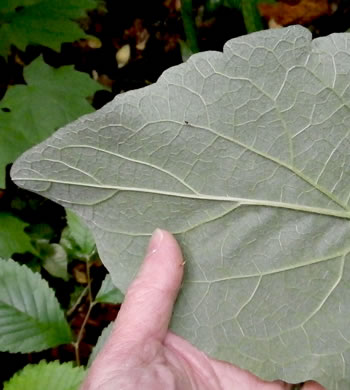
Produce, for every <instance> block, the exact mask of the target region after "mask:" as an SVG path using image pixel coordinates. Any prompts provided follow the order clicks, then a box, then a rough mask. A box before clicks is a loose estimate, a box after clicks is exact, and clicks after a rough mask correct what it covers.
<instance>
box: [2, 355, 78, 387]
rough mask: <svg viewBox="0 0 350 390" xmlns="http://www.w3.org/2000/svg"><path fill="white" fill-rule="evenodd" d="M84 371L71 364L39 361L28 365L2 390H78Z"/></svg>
mask: <svg viewBox="0 0 350 390" xmlns="http://www.w3.org/2000/svg"><path fill="white" fill-rule="evenodd" d="M84 376H85V370H84V368H82V367H73V365H72V363H62V364H60V363H59V362H57V361H55V362H50V363H46V362H45V361H41V362H40V363H39V364H28V365H27V366H25V367H24V368H23V370H21V371H19V372H17V373H16V374H15V375H14V376H13V377H12V378H11V379H10V380H9V381H8V382H6V383H5V385H4V390H41V389H42V390H44V389H55V390H78V389H79V385H80V384H81V382H82V381H83V379H84Z"/></svg>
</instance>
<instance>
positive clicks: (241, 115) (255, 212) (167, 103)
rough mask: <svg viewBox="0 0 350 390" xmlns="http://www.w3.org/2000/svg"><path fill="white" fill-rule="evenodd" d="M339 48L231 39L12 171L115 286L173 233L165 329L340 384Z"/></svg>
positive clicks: (348, 330)
mask: <svg viewBox="0 0 350 390" xmlns="http://www.w3.org/2000/svg"><path fill="white" fill-rule="evenodd" d="M349 47H350V37H349V35H348V34H334V35H331V36H329V37H323V38H319V39H315V40H313V41H312V40H311V34H310V32H309V31H308V30H306V29H304V28H302V27H300V26H294V27H290V28H286V29H279V30H267V31H263V32H259V33H255V34H250V35H247V36H243V37H240V38H236V39H233V40H231V41H229V42H227V43H226V45H225V48H224V53H218V52H207V53H200V54H196V55H194V56H192V57H191V59H190V60H189V61H188V62H187V63H186V64H182V65H179V66H177V67H174V68H171V69H169V70H167V71H166V72H164V73H163V75H162V76H161V77H160V79H159V80H158V82H157V83H156V84H154V85H151V86H148V87H146V88H143V89H140V90H137V91H132V92H128V93H125V94H123V95H119V96H117V97H116V98H115V99H114V101H113V102H111V103H109V104H107V105H106V106H105V107H104V108H102V109H101V110H99V111H98V112H96V113H94V114H91V115H89V116H87V117H85V118H82V119H80V120H79V121H77V122H75V123H73V124H71V125H69V126H67V127H66V128H63V129H61V130H60V131H59V132H58V133H57V134H56V136H55V137H51V138H50V139H48V140H47V141H45V142H44V143H42V144H40V145H38V146H36V147H35V148H33V149H32V150H30V151H28V152H27V153H25V154H24V155H23V156H22V158H21V159H19V160H18V161H17V163H16V164H15V165H14V166H13V168H12V177H13V179H14V180H15V182H16V183H17V184H19V185H20V186H23V187H25V188H27V189H30V190H32V191H35V192H38V193H40V194H42V195H44V196H47V197H49V198H50V199H53V200H55V201H57V202H59V203H61V204H62V205H63V206H65V207H70V208H72V209H73V210H74V211H75V212H76V213H78V214H79V215H80V216H81V217H83V218H84V219H85V221H87V223H88V224H89V226H91V227H92V229H93V231H94V236H95V238H96V240H97V248H98V251H99V254H100V256H101V258H102V260H103V261H104V263H105V265H106V266H107V268H108V269H109V271H110V273H111V276H112V278H113V282H114V283H115V285H117V286H118V287H119V288H121V290H122V291H125V290H126V288H127V286H128V285H129V283H130V281H131V280H132V278H133V277H134V275H135V274H136V272H137V269H138V268H139V265H140V263H141V261H142V257H143V255H144V250H145V248H146V246H147V242H148V240H149V238H150V236H151V234H152V231H153V230H154V229H155V228H156V227H161V228H164V229H168V230H170V231H171V232H173V233H175V234H176V237H177V239H178V240H179V242H180V243H181V246H182V248H183V251H184V256H185V259H186V273H185V279H184V283H183V288H182V290H181V293H180V296H179V298H178V301H177V304H176V308H175V312H174V316H173V320H172V325H171V326H172V328H173V329H174V331H175V332H176V333H178V334H180V335H182V336H183V337H185V338H187V339H188V340H190V341H191V342H192V343H193V344H194V345H196V346H197V347H199V348H201V349H203V350H204V351H206V352H207V353H209V354H210V355H211V356H213V357H216V358H219V359H224V360H227V361H230V362H233V363H235V364H237V365H239V366H241V367H243V368H246V369H249V370H251V371H253V372H254V373H255V374H257V375H259V376H261V377H263V378H266V379H275V378H280V379H283V380H286V381H287V382H297V383H298V382H303V381H304V380H307V379H314V380H316V381H319V382H321V383H322V384H323V385H324V386H325V387H326V388H330V389H334V388H337V386H338V389H343V388H345V387H344V386H345V385H346V386H347V387H349V386H350V376H349V374H348V373H349V369H350V341H349V340H350V316H349V315H348V313H349V312H350V273H349V272H348V269H349V265H350V263H349V259H350V255H349V251H350V221H349V219H350V205H349V198H350V153H349V150H350V149H349V144H350V132H349V128H348V124H349V121H350V110H349V103H350V87H349V80H350V52H349V49H348V48H349ZM344 384H345V385H344Z"/></svg>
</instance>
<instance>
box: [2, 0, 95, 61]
mask: <svg viewBox="0 0 350 390" xmlns="http://www.w3.org/2000/svg"><path fill="white" fill-rule="evenodd" d="M96 5H97V4H96V0H64V1H63V2H62V1H57V0H28V1H23V0H12V1H5V3H4V4H2V5H0V36H1V42H0V55H2V56H4V57H7V56H8V54H9V53H10V51H11V45H14V46H17V47H18V48H19V49H20V50H23V51H24V50H25V49H26V47H27V46H28V45H30V44H32V45H42V46H46V47H49V48H51V49H53V50H56V51H59V50H60V49H61V45H62V43H64V42H74V41H77V40H79V39H82V38H86V37H87V35H86V33H85V32H84V31H83V30H82V29H81V28H80V26H79V24H78V23H76V22H75V21H73V19H78V18H82V17H84V16H86V11H87V10H88V9H93V8H96Z"/></svg>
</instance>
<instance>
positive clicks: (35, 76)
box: [0, 57, 103, 188]
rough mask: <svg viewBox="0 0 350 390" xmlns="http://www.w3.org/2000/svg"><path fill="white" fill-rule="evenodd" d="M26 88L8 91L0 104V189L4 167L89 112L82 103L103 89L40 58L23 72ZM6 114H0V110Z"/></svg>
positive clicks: (87, 104) (90, 107)
mask: <svg viewBox="0 0 350 390" xmlns="http://www.w3.org/2000/svg"><path fill="white" fill-rule="evenodd" d="M24 79H25V81H26V83H27V85H15V86H13V87H11V88H9V89H8V91H7V93H6V95H5V97H4V98H3V100H2V101H1V102H0V151H1V153H0V188H1V187H2V188H3V187H4V183H5V166H6V164H9V163H11V162H13V161H14V160H15V159H16V158H17V157H18V156H19V155H20V154H21V153H23V152H24V151H25V150H26V149H28V148H29V147H31V146H33V145H35V144H36V143H38V142H40V141H42V140H43V139H45V138H46V137H48V136H49V135H51V134H52V133H53V132H54V131H55V130H57V129H58V127H60V126H63V125H65V124H66V123H68V122H70V121H72V120H74V119H76V118H78V117H79V116H81V115H83V114H86V113H89V112H92V111H93V108H92V106H91V105H90V104H89V102H88V101H87V100H86V98H87V97H88V96H92V95H94V93H95V92H96V91H98V90H99V89H102V88H103V87H102V86H101V85H99V84H98V83H97V82H96V81H94V80H92V79H91V78H90V77H89V76H88V75H87V74H86V73H82V72H78V71H76V70H74V69H73V66H62V67H61V68H58V69H55V68H52V67H51V66H49V65H47V64H46V63H45V62H44V61H43V59H42V57H38V58H37V59H35V60H34V61H33V62H32V63H31V64H30V65H28V66H27V67H25V68H24ZM5 108H6V109H9V110H10V112H2V111H1V109H5Z"/></svg>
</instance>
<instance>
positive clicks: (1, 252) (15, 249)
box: [0, 212, 36, 258]
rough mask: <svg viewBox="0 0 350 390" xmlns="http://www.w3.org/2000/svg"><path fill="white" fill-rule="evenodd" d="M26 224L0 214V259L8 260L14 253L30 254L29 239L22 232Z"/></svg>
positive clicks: (7, 215)
mask: <svg viewBox="0 0 350 390" xmlns="http://www.w3.org/2000/svg"><path fill="white" fill-rule="evenodd" d="M26 226H28V224H27V223H25V222H23V221H21V220H20V219H18V218H16V217H14V216H13V215H11V214H9V213H5V212H0V257H3V258H8V257H11V256H12V255H13V254H14V253H24V252H32V253H36V251H35V249H34V248H33V246H32V244H31V242H30V237H29V236H28V234H26V233H25V232H24V228H25V227H26Z"/></svg>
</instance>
